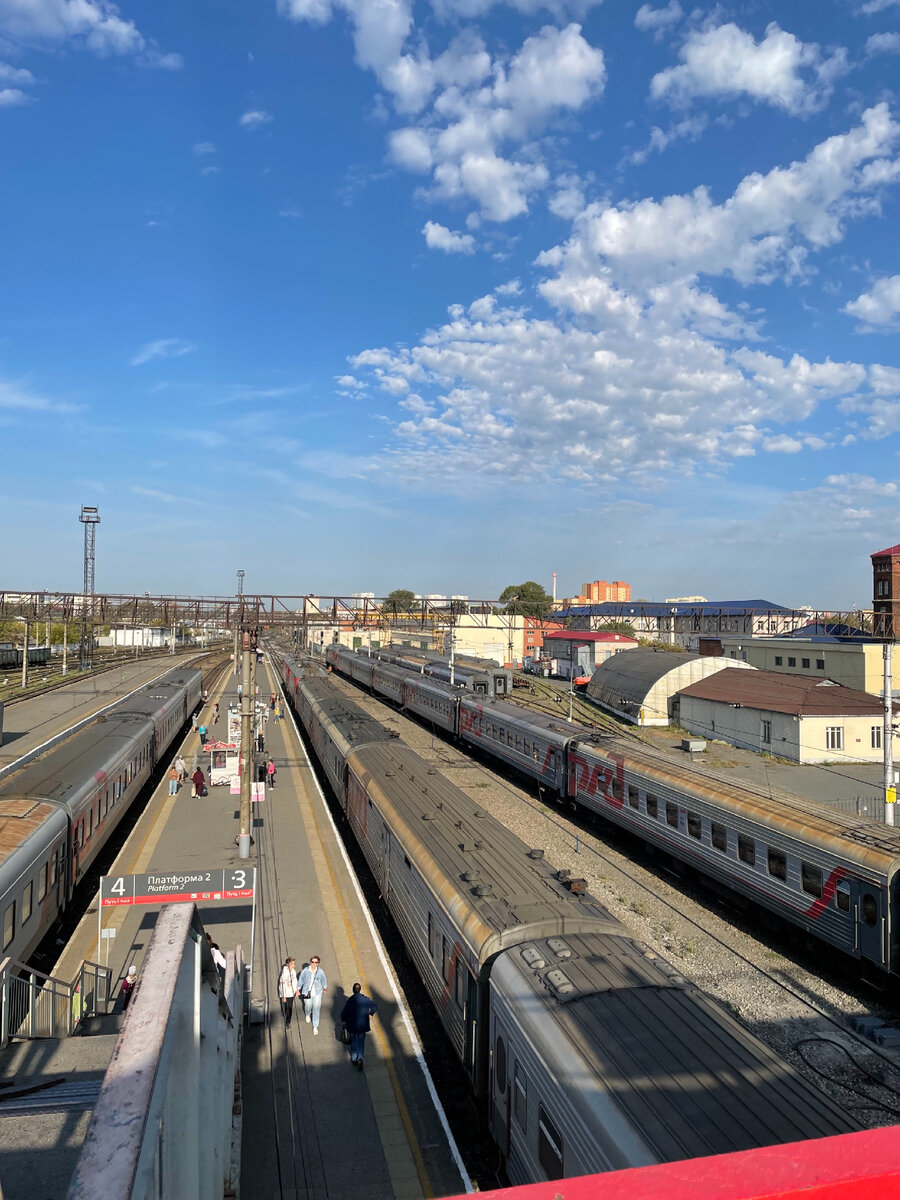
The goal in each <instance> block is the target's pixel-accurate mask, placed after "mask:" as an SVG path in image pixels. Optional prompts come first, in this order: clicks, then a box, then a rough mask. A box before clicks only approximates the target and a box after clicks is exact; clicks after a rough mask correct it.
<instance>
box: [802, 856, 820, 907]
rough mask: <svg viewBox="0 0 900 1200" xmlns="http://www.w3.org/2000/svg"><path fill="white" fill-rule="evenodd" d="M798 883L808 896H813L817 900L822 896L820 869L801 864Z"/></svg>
mask: <svg viewBox="0 0 900 1200" xmlns="http://www.w3.org/2000/svg"><path fill="white" fill-rule="evenodd" d="M800 882H801V884H802V886H803V890H804V892H806V894H807V895H808V896H815V897H816V899H818V898H819V897H820V896H821V895H822V870H821V868H820V867H811V866H810V865H809V863H801V864H800Z"/></svg>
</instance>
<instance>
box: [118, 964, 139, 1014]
mask: <svg viewBox="0 0 900 1200" xmlns="http://www.w3.org/2000/svg"><path fill="white" fill-rule="evenodd" d="M136 983H137V967H135V966H133V965H132V966H130V967H129V968H128V974H127V975H126V976H125V978H124V979H123V980H122V987H121V989H120V990H121V992H122V1012H125V1010H126V1009H127V1008H128V1005H129V1004H130V1003H131V996H132V993H133V992H134V985H135V984H136Z"/></svg>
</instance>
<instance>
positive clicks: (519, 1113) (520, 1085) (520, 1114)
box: [513, 1062, 528, 1129]
mask: <svg viewBox="0 0 900 1200" xmlns="http://www.w3.org/2000/svg"><path fill="white" fill-rule="evenodd" d="M513 1084H514V1089H513V1090H514V1091H515V1101H514V1103H515V1113H516V1120H517V1121H518V1122H519V1125H520V1127H521V1128H522V1129H526V1128H527V1127H528V1079H527V1078H526V1075H525V1072H524V1071H523V1070H522V1069H521V1067H520V1066H519V1064H518V1062H517V1063H516V1065H515V1068H514V1070H513Z"/></svg>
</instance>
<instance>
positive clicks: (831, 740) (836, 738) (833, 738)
mask: <svg viewBox="0 0 900 1200" xmlns="http://www.w3.org/2000/svg"><path fill="white" fill-rule="evenodd" d="M843 748H844V730H843V728H842V727H841V726H840V725H826V727H825V749H826V750H843Z"/></svg>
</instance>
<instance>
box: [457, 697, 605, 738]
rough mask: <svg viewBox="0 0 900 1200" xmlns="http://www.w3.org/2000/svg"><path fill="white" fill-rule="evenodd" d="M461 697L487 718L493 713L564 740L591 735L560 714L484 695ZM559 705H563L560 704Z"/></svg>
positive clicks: (467, 705) (589, 731)
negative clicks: (536, 709) (538, 710)
mask: <svg viewBox="0 0 900 1200" xmlns="http://www.w3.org/2000/svg"><path fill="white" fill-rule="evenodd" d="M560 695H565V693H563V692H560ZM461 699H462V703H463V704H464V705H465V706H466V707H468V708H470V709H471V708H481V709H484V715H485V716H486V717H488V718H490V717H491V714H493V713H495V714H496V715H497V717H498V718H500V719H502V720H504V721H507V722H509V723H510V724H512V725H522V724H526V725H530V726H532V728H536V729H543V730H544V731H545V732H547V733H555V734H557V735H558V736H559V738H560V739H561V740H562V741H564V742H567V741H568V740H569V739H570V738H572V737H575V736H576V735H578V734H584V735H586V736H587V737H588V738H590V737H591V730H589V729H586V728H585V727H584V726H583V725H578V724H576V723H575V722H573V723H572V724H571V725H570V724H569V723H568V721H567V720H566V719H565V717H564V716H562V714H560V716H559V717H552V716H548V715H547V714H546V713H540V712H535V710H534V709H531V708H524V707H523V706H522V705H521V704H513V703H511V702H510V701H509V700H491V699H490V698H488V697H486V696H472V695H466V694H465V693H464V694H463V695H462V697H461ZM560 707H563V706H562V705H560Z"/></svg>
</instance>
